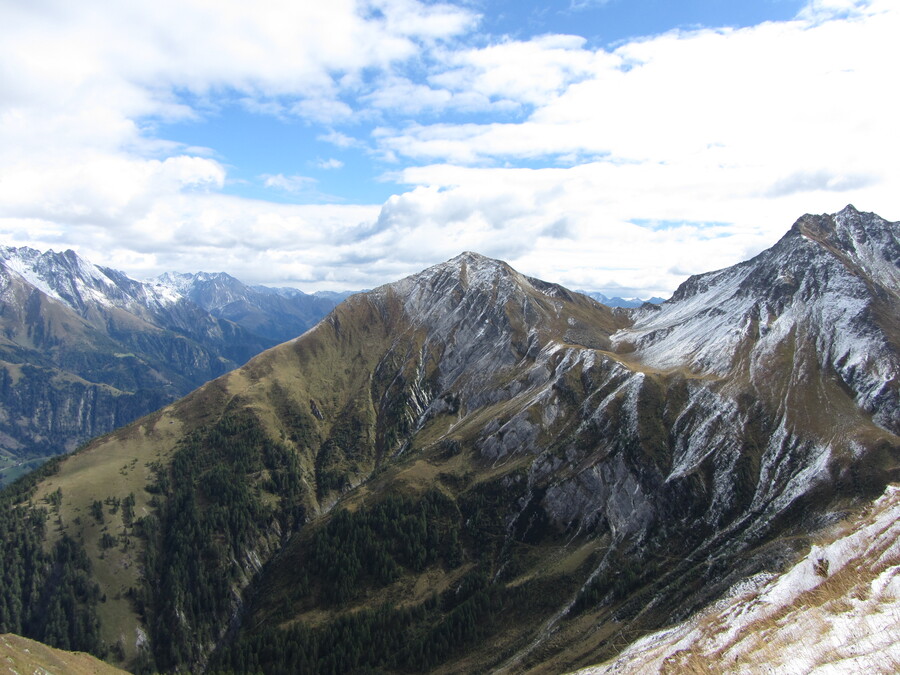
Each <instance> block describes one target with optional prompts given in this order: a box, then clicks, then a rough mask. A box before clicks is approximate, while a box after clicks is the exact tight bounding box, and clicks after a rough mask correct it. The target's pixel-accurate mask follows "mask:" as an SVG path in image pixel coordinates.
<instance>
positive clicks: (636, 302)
mask: <svg viewBox="0 0 900 675" xmlns="http://www.w3.org/2000/svg"><path fill="white" fill-rule="evenodd" d="M576 292H577V293H581V294H582V295H586V296H588V297H589V298H593V299H594V300H596V301H597V302H599V303H602V304H604V305H606V306H607V307H624V308H629V309H636V308H638V307H641V306H642V305H644V303H649V304H651V305H661V304H662V303H664V302H665V301H666V300H665V298H660V297H658V296H655V295H654V296H653V297H651V298H647V299H646V300H641V299H640V298H620V297H619V296H617V295H616V296H613V297H609V296H608V295H604V294H603V293H600V292H599V291H576Z"/></svg>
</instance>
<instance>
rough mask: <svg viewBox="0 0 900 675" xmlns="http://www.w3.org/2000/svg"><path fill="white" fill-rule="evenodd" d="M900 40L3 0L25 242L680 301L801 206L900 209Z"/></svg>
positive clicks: (199, 0) (1, 235) (12, 242)
mask: <svg viewBox="0 0 900 675" xmlns="http://www.w3.org/2000/svg"><path fill="white" fill-rule="evenodd" d="M898 34H900V3H897V2H896V0H739V1H738V0H680V1H679V2H672V1H671V0H560V1H559V2H536V1H535V0H496V1H489V0H456V1H455V2H435V1H430V0H329V2H327V3H321V2H312V0H260V1H259V2H254V3H248V2H243V1H240V0H216V1H215V2H213V1H212V0H153V1H152V2H151V1H149V0H117V1H116V2H113V3H110V2H108V1H106V0H79V2H71V1H70V0H29V2H20V1H18V0H0V244H5V245H9V246H31V247H33V248H37V249H40V250H46V249H51V248H52V249H54V250H57V251H61V250H65V249H68V248H72V249H74V250H76V251H77V252H78V253H79V254H81V255H82V256H84V257H86V258H87V259H89V260H90V261H92V262H94V263H96V264H100V265H105V266H109V267H113V268H116V269H120V270H123V271H125V272H126V273H127V274H129V275H131V276H132V277H135V278H139V279H146V278H150V277H152V276H155V275H158V274H161V273H163V272H165V271H180V272H196V271H206V272H218V271H224V272H228V273H230V274H232V275H234V276H236V277H238V278H239V279H241V280H242V281H245V282H248V283H260V284H266V285H272V286H292V287H296V288H300V289H302V290H304V291H308V292H311V291H315V290H344V289H354V290H356V289H361V288H373V287H375V286H378V285H380V284H382V283H387V282H390V281H393V280H396V279H399V278H402V277H403V276H406V275H408V274H411V273H414V272H417V271H419V270H421V269H423V268H425V267H428V266H430V265H433V264H436V263H439V262H442V261H444V260H447V259H449V258H452V257H453V256H455V255H457V254H459V253H460V252H462V251H467V250H471V251H477V252H479V253H482V254H484V255H487V256H491V257H495V258H500V259H503V260H506V261H507V262H509V263H510V264H511V265H513V266H514V267H515V268H516V269H518V270H520V271H521V272H524V273H526V274H529V275H532V276H537V277H540V278H542V279H546V280H548V281H554V282H558V283H562V284H564V285H566V286H568V287H570V288H576V289H585V290H594V291H601V292H604V293H606V294H608V295H620V296H624V297H642V298H646V297H649V296H651V295H661V296H663V297H666V296H668V295H669V294H671V293H672V291H673V290H674V289H675V288H676V287H677V286H678V284H680V283H681V282H682V281H684V280H685V279H686V278H687V277H688V276H689V275H691V274H696V273H701V272H706V271H710V270H714V269H719V268H722V267H726V266H728V265H732V264H734V263H737V262H739V261H741V260H745V259H747V258H749V257H751V256H753V255H755V254H756V253H758V252H760V251H761V250H763V249H765V248H767V247H769V246H771V245H772V244H774V243H775V242H776V241H777V240H778V238H779V237H780V236H782V235H783V234H784V232H786V231H787V230H788V229H789V228H790V226H791V225H792V224H793V222H794V221H795V220H796V219H797V218H798V217H800V216H801V215H803V214H804V213H833V212H835V211H838V210H840V209H841V208H843V207H844V206H845V205H847V204H849V203H852V204H854V205H855V206H856V207H857V208H858V209H860V210H864V211H874V212H876V213H879V214H880V215H882V216H883V217H885V218H888V219H889V220H897V219H900V190H898V189H897V187H898V184H900V182H898V178H900V162H898V159H897V158H898V157H900V133H898V132H897V122H896V116H897V112H896V101H895V98H894V96H895V94H894V89H895V88H896V84H895V83H896V81H897V78H898V72H897V71H898V64H900V61H898V58H897V53H896V47H895V45H896V38H895V36H896V35H898Z"/></svg>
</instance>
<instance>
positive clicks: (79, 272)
mask: <svg viewBox="0 0 900 675" xmlns="http://www.w3.org/2000/svg"><path fill="white" fill-rule="evenodd" d="M336 302H337V300H336V299H335V298H330V297H317V296H311V295H306V294H304V293H301V292H300V291H296V292H293V293H290V294H287V293H286V292H285V291H284V290H270V289H265V288H263V287H259V288H251V287H248V286H246V285H244V284H242V283H241V282H240V281H238V280H237V279H235V278H233V277H230V276H229V275H227V274H205V273H199V274H167V275H163V276H162V277H160V278H158V279H154V280H151V281H149V282H139V281H136V280H134V279H131V278H129V277H127V276H126V275H125V274H123V273H122V272H118V271H116V270H112V269H109V268H106V267H100V266H97V265H93V264H91V263H89V262H87V261H86V260H84V259H83V258H80V257H79V256H78V255H77V254H76V253H74V252H73V251H65V252H63V253H55V252H53V251H47V252H44V253H41V252H39V251H36V250H34V249H30V248H27V247H22V248H12V247H0V480H2V481H3V482H5V481H7V480H9V479H12V478H14V477H15V476H16V475H18V474H20V473H22V472H23V471H24V470H25V469H26V468H28V467H30V466H34V465H36V464H39V463H40V462H42V461H43V460H44V459H46V457H48V456H52V455H55V454H59V453H61V452H66V451H70V450H72V449H74V448H75V447H76V446H78V445H79V444H80V443H82V442H84V441H86V440H88V439H89V438H91V437H94V436H97V435H100V434H103V433H106V432H108V431H111V430H112V429H115V428H118V427H120V426H122V425H124V424H126V423H128V422H130V421H132V420H134V419H136V418H138V417H140V416H142V415H145V414H147V413H149V412H152V411H153V410H156V409H158V408H160V407H162V406H163V405H165V404H166V403H170V402H172V401H174V400H176V399H177V398H179V397H181V396H184V395H185V394H187V393H188V392H190V391H191V390H193V389H195V388H196V387H198V386H200V385H201V384H203V383H205V382H207V381H209V380H210V379H212V378H214V377H217V376H219V375H221V374H223V373H226V372H228V371H229V370H232V369H234V368H236V367H237V366H239V365H241V364H243V363H245V362H246V361H247V359H249V358H250V357H251V356H254V355H256V354H258V353H259V352H261V351H263V350H264V349H267V348H269V347H272V346H274V345H276V344H278V343H280V342H284V341H285V340H288V339H290V338H292V337H296V336H297V335H300V334H301V333H303V332H304V331H306V330H307V329H309V328H310V327H311V326H313V325H314V324H315V323H316V322H317V321H318V320H319V319H321V318H322V317H323V316H324V315H325V314H327V313H328V311H330V310H331V308H332V307H334V305H335V304H336Z"/></svg>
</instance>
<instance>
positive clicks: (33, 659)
mask: <svg viewBox="0 0 900 675" xmlns="http://www.w3.org/2000/svg"><path fill="white" fill-rule="evenodd" d="M0 662H2V663H3V664H4V665H5V666H6V668H7V669H8V672H11V673H66V674H67V675H120V674H122V673H124V672H125V671H123V670H119V669H118V668H114V667H113V666H111V665H109V664H108V663H104V662H103V661H100V660H99V659H96V658H94V657H93V656H90V655H89V654H84V653H82V652H66V651H63V650H61V649H54V648H53V647H48V646H47V645H44V644H41V643H40V642H35V641H34V640H29V639H28V638H23V637H20V636H18V635H12V634H10V633H7V634H5V635H0Z"/></svg>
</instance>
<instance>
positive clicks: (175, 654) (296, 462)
mask: <svg viewBox="0 0 900 675" xmlns="http://www.w3.org/2000/svg"><path fill="white" fill-rule="evenodd" d="M898 231H900V225H898V224H897V223H890V222H887V221H885V220H883V219H881V218H879V217H878V216H875V215H874V214H865V213H860V212H857V211H856V210H855V209H853V208H852V207H847V208H846V209H845V210H843V211H841V212H840V213H837V214H834V215H824V216H804V217H803V218H801V219H800V220H799V221H797V223H796V224H795V225H794V227H793V228H792V229H791V230H790V231H789V232H788V233H787V234H786V235H785V236H784V238H782V240H781V241H779V242H778V243H777V244H776V245H775V246H774V247H773V248H771V249H769V250H768V251H766V252H764V253H762V254H760V255H759V256H757V257H756V258H754V259H753V260H749V261H747V262H745V263H741V264H740V265H737V266H735V267H732V268H729V269H726V270H720V271H717V272H711V273H708V274H704V275H699V276H697V277H692V278H691V279H689V280H688V281H686V282H685V283H684V284H683V285H682V286H681V287H680V288H679V289H678V291H677V292H676V293H675V294H674V296H673V297H672V298H671V299H670V300H669V301H667V302H665V303H664V304H662V305H661V306H660V307H650V306H645V307H643V308H641V309H638V310H636V311H634V312H632V313H626V312H623V311H621V310H612V309H610V308H608V307H605V306H603V305H601V304H599V303H597V302H595V301H593V300H591V299H590V298H587V297H586V296H584V295H581V294H578V293H572V292H570V291H568V290H566V289H564V288H562V287H560V286H557V285H554V284H549V283H546V282H543V281H539V280H537V279H532V278H529V277H526V276H523V275H521V274H519V273H518V272H516V271H515V270H513V269H512V268H510V267H509V266H508V265H506V264H505V263H502V262H500V261H496V260H491V259H488V258H484V257H483V256H479V255H477V254H474V253H464V254H462V255H460V256H458V257H456V258H454V259H453V260H450V261H448V262H446V263H443V264H441V265H437V266H435V267H433V268H430V269H428V270H425V271H423V272H421V273H419V274H417V275H413V276H411V277H409V278H407V279H404V280H401V281H398V282H396V283H393V284H389V285H386V286H383V287H381V288H378V289H375V290H374V291H371V292H368V293H363V294H358V295H355V296H353V297H351V298H349V299H347V300H346V301H345V302H343V303H342V304H341V305H339V306H338V307H337V308H335V310H334V311H333V312H332V313H331V314H329V315H328V317H326V319H325V320H323V321H322V322H321V323H319V324H318V325H317V326H316V327H315V328H314V329H312V330H310V331H309V332H307V333H306V334H304V335H303V336H302V337H301V338H299V339H297V340H294V341H292V342H290V343H287V344H284V345H281V346H280V347H278V348H275V349H272V350H270V351H268V352H266V353H265V354H263V355H260V356H259V357H257V358H255V359H252V360H251V361H250V362H248V363H247V364H246V365H245V366H243V367H242V368H240V369H238V370H237V371H234V372H233V373H230V374H229V375H226V376H224V377H222V378H220V379H218V380H216V381H214V382H211V383H209V384H207V385H206V386H204V387H203V388H201V389H199V390H197V391H196V392H194V393H193V394H191V395H190V396H188V397H186V398H184V399H182V400H181V401H179V402H177V403H176V404H174V405H172V406H170V407H168V408H167V409H165V410H164V411H162V412H160V413H158V414H156V415H154V416H151V417H150V418H147V419H145V420H143V421H141V422H140V423H138V424H135V425H132V426H131V427H130V428H128V429H126V430H123V431H121V432H118V433H116V434H112V435H110V436H109V437H107V438H105V439H102V440H101V441H98V442H96V443H94V444H92V445H91V446H89V447H88V448H86V449H85V450H84V451H82V452H80V453H77V454H76V455H74V456H73V457H71V458H68V459H67V460H66V461H65V462H62V463H61V464H60V467H59V473H58V475H56V476H53V477H52V478H48V479H47V480H45V481H43V482H41V483H39V484H38V485H37V487H36V492H35V494H34V499H52V498H53V495H54V494H56V493H55V492H54V490H57V489H58V490H61V496H60V497H59V498H58V501H59V504H58V508H59V509H60V514H61V515H60V519H61V520H62V521H64V522H68V521H67V520H66V516H67V514H74V513H76V512H80V513H83V512H87V511H88V510H89V508H90V500H91V499H93V498H96V497H94V496H92V495H90V496H85V495H86V491H85V490H83V489H82V488H81V487H79V486H80V483H79V481H81V480H82V479H83V476H84V475H85V474H86V473H87V467H89V466H92V467H94V469H93V470H94V471H98V470H100V469H99V468H97V467H98V466H107V465H109V466H110V467H118V466H122V465H123V461H124V462H125V463H126V465H127V462H128V461H130V460H131V458H137V460H138V461H141V460H145V461H148V463H147V466H149V465H150V463H149V460H152V461H153V462H155V463H156V467H155V468H154V476H153V477H148V487H147V494H143V493H141V494H136V503H135V506H134V508H135V511H136V512H138V513H140V512H142V509H143V512H145V513H146V514H147V516H146V517H147V518H149V519H150V520H149V521H148V522H149V523H151V524H152V526H151V525H146V526H145V527H143V529H142V531H143V532H144V533H145V535H144V537H143V539H142V540H141V541H142V543H141V544H140V546H141V547H143V548H144V550H145V555H146V558H147V562H146V564H145V566H144V568H143V569H144V570H145V576H144V577H143V578H141V577H139V576H137V572H136V571H134V570H132V572H129V573H128V574H132V575H134V576H133V579H132V580H131V581H129V582H128V583H133V584H134V587H135V588H136V589H137V590H136V591H135V594H134V595H133V597H134V598H137V600H135V603H136V605H137V606H139V607H141V608H142V610H143V611H142V613H140V614H138V613H137V612H135V610H134V605H129V604H128V603H124V604H123V603H119V604H118V605H116V604H115V603H116V602H117V601H115V600H110V601H109V602H108V603H107V604H106V606H105V607H106V609H107V610H108V611H110V612H111V613H112V615H113V616H117V617H121V616H124V615H127V613H128V612H129V611H131V612H132V614H133V619H132V620H133V623H134V624H135V625H137V626H139V629H140V631H141V632H142V634H143V632H147V633H149V634H150V637H151V643H152V648H153V654H154V655H155V658H156V665H157V667H160V668H177V667H190V668H193V669H199V668H202V667H204V665H206V664H208V663H209V659H212V664H211V665H212V667H214V668H221V669H226V670H227V669H237V670H241V669H247V670H263V671H270V670H271V671H278V670H279V669H283V670H285V671H290V670H291V669H292V668H294V669H296V668H301V669H324V670H328V669H329V668H331V669H333V670H340V669H345V670H352V669H354V668H366V667H370V668H382V669H386V670H395V669H396V670H401V671H404V670H405V671H410V670H417V671H418V670H427V669H430V668H434V667H438V666H440V667H441V668H443V669H445V670H447V671H450V672H468V671H472V670H501V671H504V670H505V671H511V672H518V671H527V670H536V671H548V672H560V671H563V670H566V669H572V668H574V667H576V666H580V665H587V664H589V663H596V662H598V661H600V660H602V659H603V658H606V657H608V656H611V655H613V654H615V653H616V652H617V650H619V649H621V648H622V647H623V646H624V645H625V644H627V642H628V641H630V640H632V639H634V638H635V637H636V636H639V635H640V634H642V633H644V632H647V631H650V630H653V629H656V628H658V627H659V626H661V625H664V624H667V623H671V622H672V621H675V620H680V619H682V618H684V617H686V616H688V615H690V614H691V613H692V612H693V611H694V610H695V609H697V608H698V607H701V606H704V605H705V604H706V603H708V602H709V601H710V600H712V599H714V598H716V597H718V596H719V595H720V594H721V593H723V592H724V591H725V590H726V589H728V588H729V587H731V586H732V585H733V583H734V582H735V581H736V580H738V579H741V578H744V577H747V576H749V575H752V574H756V573H758V572H760V571H761V570H766V569H777V568H779V567H781V566H784V565H785V564H787V563H788V562H789V561H790V560H792V559H794V558H795V557H796V556H797V555H798V554H799V553H800V552H801V551H802V550H803V548H804V547H805V546H806V545H807V544H808V540H807V538H806V537H807V535H808V534H809V533H810V532H813V531H815V530H817V529H819V528H821V527H823V526H825V525H827V524H828V523H829V522H832V521H833V520H834V519H835V518H838V517H840V516H841V515H842V514H844V513H846V511H847V510H850V509H853V508H855V507H856V506H857V505H859V504H863V503H865V502H866V500H868V499H870V498H874V497H875V496H877V495H878V494H880V493H881V492H882V491H883V490H884V487H885V485H886V484H887V483H889V482H891V481H895V480H897V478H898V477H900V476H898V466H900V465H898V460H900V438H898V433H900V428H898V419H900V417H898V415H900V392H898V369H900V351H898V342H897V336H898V332H897V317H898V316H900V285H898V278H900V277H898V274H900V273H898V264H900V254H898V252H900V248H898V241H897V236H898ZM149 453H152V456H151V455H150V454H149ZM110 489H113V488H112V487H111V488H110ZM116 489H119V490H120V492H121V495H120V496H121V498H124V497H125V496H126V495H127V494H128V489H130V488H128V487H126V486H124V485H123V486H122V487H121V488H116ZM150 494H152V495H153V497H152V498H151V497H150V496H149V495H150ZM111 496H114V495H111ZM344 509H347V510H346V511H345V510H344ZM185 514H187V515H185ZM188 516H189V518H190V521H189V522H188V521H185V520H184V518H187V517H188ZM401 522H402V523H406V525H404V526H403V527H402V528H401V527H400V526H399V525H396V526H395V525H394V524H396V523H401ZM72 527H73V528H75V530H77V531H75V532H69V534H70V535H71V536H75V537H76V538H80V539H82V540H84V541H85V542H87V546H88V547H89V548H90V546H92V545H93V544H92V543H91V542H93V541H95V540H97V539H98V538H99V537H100V536H101V534H100V530H99V528H98V527H95V525H94V524H93V523H86V524H82V525H78V526H77V527H76V526H74V525H73V526H72ZM185 531H189V532H192V533H195V535H197V536H200V534H198V533H202V535H203V537H204V538H205V540H208V541H209V544H208V545H207V546H206V548H205V549H204V552H203V555H201V556H200V557H199V558H197V557H196V556H191V555H190V553H189V551H190V550H192V549H191V548H190V547H191V546H194V544H191V543H188V544H186V543H185V542H184V541H183V538H184V537H183V536H182V535H181V534H179V533H182V532H185ZM48 536H50V537H51V538H52V537H54V536H60V535H59V534H53V533H51V534H50V535H48ZM370 542H380V543H378V544H377V545H375V544H372V548H366V547H367V546H369V545H370ZM98 550H99V548H98ZM250 558H252V559H253V560H254V564H253V566H252V568H253V569H256V570H259V572H258V574H257V576H256V577H255V578H253V579H251V577H252V570H250V568H248V566H247V562H246V561H247V560H248V559H250ZM168 560H171V561H173V562H172V566H167V565H169V563H167V562H165V561H168ZM185 560H189V561H191V564H190V565H187V566H185V567H184V569H183V570H182V566H183V562H184V561H185ZM179 561H180V562H179ZM115 562H116V561H115V560H114V559H112V558H103V557H100V556H98V557H96V558H95V559H94V560H93V564H94V565H95V569H98V570H100V572H98V574H97V577H98V579H103V578H113V573H112V569H111V568H110V569H109V570H106V571H104V570H105V569H106V567H109V566H111V565H113V564H115ZM173 566H174V567H173ZM176 568H177V569H179V572H178V573H177V574H175V573H172V571H171V570H172V569H176ZM119 579H120V581H119V582H117V583H121V581H122V580H121V577H120V578H119ZM160 584H168V585H170V586H171V587H172V588H171V592H167V593H165V594H164V595H165V598H166V600H165V601H160V600H155V599H154V598H155V597H156V596H158V595H159V594H156V595H154V592H153V590H154V589H157V588H158V587H159V585H160ZM166 587H167V588H168V586H166ZM141 588H143V589H145V590H144V591H143V592H142V591H140V589H141ZM223 589H225V590H223ZM335 589H337V590H335ZM425 589H435V591H434V592H435V593H436V595H435V596H429V593H430V591H427V590H425ZM108 595H111V594H108ZM204 603H206V604H204ZM114 606H115V612H113V608H114ZM201 606H203V607H205V606H209V607H210V608H211V609H210V610H209V612H206V613H204V612H200V611H198V610H197V608H198V607H201ZM129 607H130V608H131V609H129ZM375 608H380V609H378V610H377V611H375ZM370 610H371V612H370ZM101 611H105V610H104V609H102V608H101ZM101 619H103V617H102V616H101ZM305 625H315V626H317V628H316V629H315V630H307V629H305V628H303V627H304V626H305ZM229 626H230V630H231V635H229V636H227V637H228V639H225V638H226V629H227V628H228V627H229ZM373 635H380V636H383V637H381V638H377V639H375V638H373V637H372V636H373ZM335 636H340V637H335ZM423 636H426V637H427V639H425V638H423ZM234 639H236V645H237V646H236V647H234V648H233V649H232V648H227V647H225V646H223V645H225V644H227V643H230V642H232V641H234ZM330 640H333V641H332V642H330ZM379 640H381V641H380V642H379ZM286 644H293V645H295V647H292V648H290V649H288V648H287V647H284V649H282V648H281V647H279V646H278V645H282V646H283V645H286ZM335 644H340V645H343V646H342V647H341V650H342V651H341V652H340V653H338V652H337V651H335V650H336V647H334V645H335ZM363 644H365V645H367V646H366V647H365V648H364V649H363V648H362V647H360V645H363ZM356 647H359V650H358V652H353V651H352V648H356ZM130 649H131V648H130V647H129V650H130ZM348 650H349V651H348ZM345 651H347V653H344V652H345ZM278 654H281V656H277V655H278ZM329 654H330V656H327V655H329ZM133 655H134V654H133V652H131V651H129V652H128V658H131V657H132V656H133ZM273 655H276V656H273ZM366 655H368V656H366ZM279 658H281V659H283V660H282V661H278V660H277V659H279ZM290 659H293V660H290ZM327 659H331V660H330V661H329V660H327ZM366 659H369V660H366ZM329 664H330V665H329Z"/></svg>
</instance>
